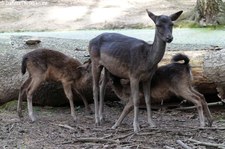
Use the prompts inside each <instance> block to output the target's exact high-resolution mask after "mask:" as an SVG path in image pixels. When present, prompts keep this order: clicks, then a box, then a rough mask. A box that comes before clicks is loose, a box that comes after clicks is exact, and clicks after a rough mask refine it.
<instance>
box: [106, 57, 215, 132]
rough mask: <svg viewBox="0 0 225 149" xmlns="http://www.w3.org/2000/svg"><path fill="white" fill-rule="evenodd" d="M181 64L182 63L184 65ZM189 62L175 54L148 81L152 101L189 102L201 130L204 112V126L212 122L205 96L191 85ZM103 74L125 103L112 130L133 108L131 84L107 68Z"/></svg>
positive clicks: (142, 96) (141, 96)
mask: <svg viewBox="0 0 225 149" xmlns="http://www.w3.org/2000/svg"><path fill="white" fill-rule="evenodd" d="M180 61H183V63H182V62H180ZM189 61H190V59H189V58H188V57H187V55H184V54H176V55H174V56H173V57H172V59H171V63H170V64H167V65H164V66H160V67H159V68H157V70H156V72H155V74H154V75H153V77H152V81H151V90H150V91H151V98H152V99H154V100H156V101H162V100H164V99H169V98H171V97H173V96H174V95H175V96H177V97H179V98H182V99H185V100H186V101H190V102H191V103H193V104H194V105H195V106H196V108H197V111H198V115H199V121H200V127H205V126H206V124H205V117H204V113H205V116H206V118H207V121H208V124H207V125H208V126H210V127H211V126H212V123H213V119H212V115H211V112H210V110H209V108H208V105H207V102H206V100H205V98H204V95H202V94H201V93H199V92H198V91H197V90H195V89H194V87H193V85H192V80H193V76H192V73H191V66H190V64H189ZM179 62H180V63H179ZM103 72H104V73H103V75H105V76H106V78H107V82H111V83H110V86H111V88H112V90H113V91H114V93H115V94H116V95H117V96H118V97H119V98H120V99H121V100H122V101H125V102H127V104H126V105H125V107H124V109H123V111H122V113H121V115H120V117H119V119H118V120H117V121H116V123H115V124H114V125H113V126H112V128H113V129H116V128H117V127H118V126H119V125H120V124H121V123H122V121H123V119H124V118H125V117H126V116H127V115H128V114H129V112H130V111H132V109H133V106H134V105H133V102H132V99H131V91H130V82H129V80H127V79H126V80H125V79H121V78H118V77H116V76H114V75H112V74H111V73H110V72H109V71H107V70H106V69H103ZM139 98H140V100H141V101H144V95H143V91H142V89H140V92H139Z"/></svg>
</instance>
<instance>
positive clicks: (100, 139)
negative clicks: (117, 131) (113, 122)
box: [74, 138, 120, 144]
mask: <svg viewBox="0 0 225 149" xmlns="http://www.w3.org/2000/svg"><path fill="white" fill-rule="evenodd" d="M74 142H94V143H99V142H100V143H105V142H107V143H116V144H120V141H119V140H113V139H102V138H77V139H76V140H75V141H74Z"/></svg>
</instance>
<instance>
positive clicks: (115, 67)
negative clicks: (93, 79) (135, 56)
mask: <svg viewBox="0 0 225 149" xmlns="http://www.w3.org/2000/svg"><path fill="white" fill-rule="evenodd" d="M100 64H101V65H102V66H104V67H105V68H106V69H107V70H108V71H109V72H110V73H112V74H113V75H115V76H117V77H120V78H125V79H128V78H129V67H128V64H125V63H124V62H121V61H120V60H118V59H116V58H113V57H110V56H106V55H105V56H104V58H101V61H100Z"/></svg>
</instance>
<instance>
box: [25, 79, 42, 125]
mask: <svg viewBox="0 0 225 149" xmlns="http://www.w3.org/2000/svg"><path fill="white" fill-rule="evenodd" d="M41 82H42V80H41V79H40V78H35V79H34V78H33V79H32V81H31V83H30V85H29V87H28V91H27V107H28V114H29V117H30V119H31V121H32V122H34V121H35V120H36V118H35V116H34V114H33V104H32V98H33V93H34V91H35V90H36V89H37V88H38V87H39V86H40V84H41Z"/></svg>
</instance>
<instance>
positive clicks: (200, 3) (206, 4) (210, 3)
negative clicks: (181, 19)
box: [185, 0, 225, 26]
mask: <svg viewBox="0 0 225 149" xmlns="http://www.w3.org/2000/svg"><path fill="white" fill-rule="evenodd" d="M186 17H187V18H188V17H190V19H191V20H193V21H195V22H197V23H199V24H200V25H201V26H209V25H223V24H225V3H224V2H223V1H222V0H197V2H196V5H195V8H194V9H193V10H192V11H191V12H188V14H187V16H185V18H186Z"/></svg>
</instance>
